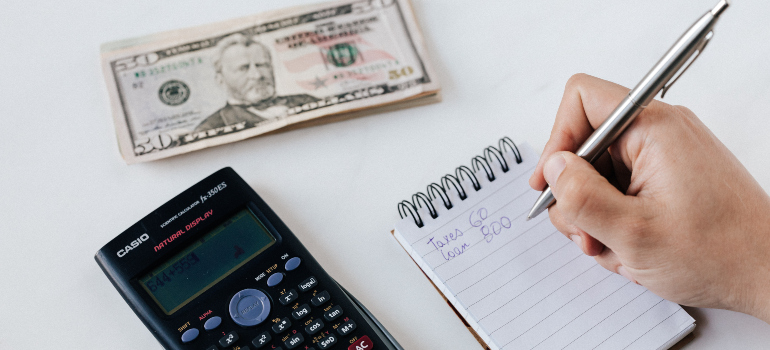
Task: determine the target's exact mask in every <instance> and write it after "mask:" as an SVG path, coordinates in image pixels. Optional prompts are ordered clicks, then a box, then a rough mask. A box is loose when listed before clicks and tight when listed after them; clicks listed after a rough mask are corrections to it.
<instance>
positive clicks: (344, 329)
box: [337, 320, 356, 337]
mask: <svg viewBox="0 0 770 350" xmlns="http://www.w3.org/2000/svg"><path fill="white" fill-rule="evenodd" d="M355 329H356V323H355V322H354V321H353V320H348V321H347V322H345V323H343V324H342V325H341V326H339V327H337V333H339V334H340V335H341V336H343V337H344V336H346V335H348V334H350V332H352V331H354V330H355Z"/></svg>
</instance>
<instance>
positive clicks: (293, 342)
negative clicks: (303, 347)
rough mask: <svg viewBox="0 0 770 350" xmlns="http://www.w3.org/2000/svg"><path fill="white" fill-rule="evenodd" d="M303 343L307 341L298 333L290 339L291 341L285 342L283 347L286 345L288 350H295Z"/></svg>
mask: <svg viewBox="0 0 770 350" xmlns="http://www.w3.org/2000/svg"><path fill="white" fill-rule="evenodd" d="M303 341H305V338H304V337H302V334H300V333H297V334H295V335H292V336H291V337H289V339H286V341H285V342H283V345H286V348H287V349H294V348H296V347H298V346H299V344H302V342H303Z"/></svg>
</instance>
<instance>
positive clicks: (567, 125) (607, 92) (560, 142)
mask: <svg viewBox="0 0 770 350" xmlns="http://www.w3.org/2000/svg"><path fill="white" fill-rule="evenodd" d="M628 91H629V90H628V89H627V88H625V87H623V86H620V85H617V84H614V83H611V82H608V81H606V80H602V79H599V78H596V77H592V76H590V75H586V74H576V75H573V76H572V77H571V78H570V79H569V81H568V82H567V86H566V87H565V89H564V96H563V97H562V100H561V104H560V105H559V109H558V111H557V112H556V121H555V122H554V125H553V129H552V130H551V137H550V139H549V140H548V143H546V145H545V148H544V150H543V154H542V156H541V157H540V161H539V162H538V164H537V167H536V168H535V172H534V174H532V177H530V179H529V184H530V186H531V187H532V188H534V189H535V190H543V189H544V188H545V185H546V182H545V180H544V179H543V164H544V161H545V159H547V158H548V157H549V156H550V155H551V154H553V153H554V152H558V151H568V152H575V151H576V150H577V149H578V148H580V145H582V144H583V141H585V140H586V139H587V138H588V136H590V135H591V133H592V132H593V131H594V129H596V127H598V126H599V125H601V123H602V122H604V120H605V119H607V117H608V116H609V115H610V113H612V110H613V109H615V107H616V106H617V105H618V104H619V103H620V101H622V100H623V98H625V96H626V95H628Z"/></svg>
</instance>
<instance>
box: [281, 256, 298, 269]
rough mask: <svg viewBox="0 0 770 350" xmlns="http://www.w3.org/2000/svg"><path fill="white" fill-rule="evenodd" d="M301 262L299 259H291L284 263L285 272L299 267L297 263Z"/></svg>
mask: <svg viewBox="0 0 770 350" xmlns="http://www.w3.org/2000/svg"><path fill="white" fill-rule="evenodd" d="M301 262H302V260H301V259H300V258H299V257H293V258H291V259H289V261H287V262H286V265H285V266H284V267H285V268H286V271H291V270H294V269H296V268H297V267H299V263H301Z"/></svg>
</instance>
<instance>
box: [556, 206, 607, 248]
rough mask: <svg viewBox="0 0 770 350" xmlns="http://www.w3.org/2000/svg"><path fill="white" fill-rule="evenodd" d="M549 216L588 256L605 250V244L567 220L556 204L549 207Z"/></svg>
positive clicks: (557, 227)
mask: <svg viewBox="0 0 770 350" xmlns="http://www.w3.org/2000/svg"><path fill="white" fill-rule="evenodd" d="M548 217H549V218H550V219H551V223H552V224H553V226H555V227H556V229H557V230H559V232H561V233H562V234H564V236H566V237H567V238H569V239H571V240H572V241H573V242H575V244H576V245H577V246H578V248H580V250H582V251H583V253H585V254H586V255H588V256H596V255H599V254H600V253H601V252H602V250H604V244H602V243H601V242H599V241H598V240H596V238H593V237H591V235H589V234H588V233H586V232H585V231H583V230H581V229H580V228H579V227H577V226H575V225H572V224H568V223H566V222H565V219H564V216H563V215H562V214H561V213H560V212H559V208H557V207H556V206H555V205H553V206H551V207H550V208H548Z"/></svg>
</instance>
